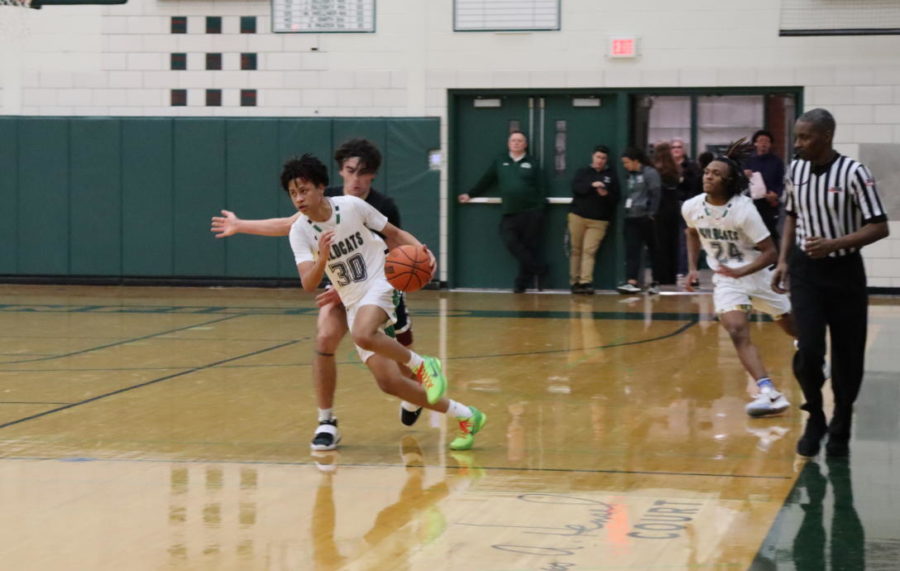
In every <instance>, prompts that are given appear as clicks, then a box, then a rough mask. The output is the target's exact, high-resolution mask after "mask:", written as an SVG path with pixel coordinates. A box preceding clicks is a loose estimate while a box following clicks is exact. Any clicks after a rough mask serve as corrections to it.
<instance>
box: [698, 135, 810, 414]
mask: <svg viewBox="0 0 900 571" xmlns="http://www.w3.org/2000/svg"><path fill="white" fill-rule="evenodd" d="M742 143H743V141H738V142H737V143H735V144H733V145H732V146H731V148H730V149H729V150H728V152H727V153H726V154H725V155H722V156H718V157H716V158H715V159H714V160H713V161H712V162H711V163H709V164H708V165H707V166H706V168H705V169H704V170H703V194H698V195H697V196H695V197H693V198H691V199H690V200H687V201H686V202H685V203H684V205H683V206H682V208H681V214H682V216H683V217H684V221H685V224H686V225H687V229H686V230H685V235H686V239H687V255H688V276H687V279H686V280H685V288H686V289H687V290H688V291H694V287H693V285H692V284H693V283H694V281H695V280H696V279H697V258H698V255H699V253H700V248H701V246H702V248H703V249H704V250H705V251H706V260H707V263H708V264H709V266H710V268H711V269H712V270H713V271H714V272H715V273H714V274H713V280H712V281H713V288H714V289H713V303H714V305H715V308H716V314H717V315H718V318H719V323H721V324H722V327H724V328H725V330H726V331H728V334H729V335H730V336H731V341H732V343H733V344H734V348H735V349H736V350H737V354H738V358H739V359H740V361H741V364H742V365H743V366H744V368H745V369H746V371H747V372H748V373H749V374H750V375H751V376H752V377H753V378H754V379H755V380H756V384H757V387H758V389H759V392H758V394H757V395H756V397H755V398H754V399H753V400H752V401H751V402H750V403H749V404H747V406H746V411H747V414H749V415H750V416H752V417H759V416H771V415H775V414H779V413H781V412H784V411H785V410H787V408H788V407H789V406H790V403H789V402H788V400H787V398H785V396H784V395H783V394H781V393H780V392H779V391H778V390H776V388H775V385H774V383H773V382H772V380H771V379H770V378H769V374H768V373H767V372H766V368H765V366H764V365H763V362H762V358H761V357H760V355H759V351H758V350H757V349H756V346H755V345H754V344H753V342H752V341H751V339H750V324H749V319H748V316H749V313H750V311H751V310H752V309H754V308H755V309H757V310H758V311H762V312H764V313H767V314H769V315H771V316H772V319H774V320H775V322H776V323H777V324H778V325H779V326H780V327H781V328H782V329H783V330H784V331H785V333H787V334H788V335H790V336H791V337H794V321H793V318H792V316H791V302H790V299H789V298H788V296H787V295H784V294H779V293H776V292H774V291H772V289H771V287H770V285H769V284H770V283H771V273H772V272H771V270H770V269H769V266H771V265H772V264H773V263H774V262H775V260H776V258H777V254H776V250H775V243H774V242H773V241H772V237H771V235H770V233H769V230H768V228H766V225H765V223H764V222H763V220H762V217H761V216H760V215H759V212H758V211H757V209H756V206H755V205H754V204H753V200H751V199H750V197H748V196H745V195H744V191H745V190H746V189H747V187H748V186H749V180H748V179H747V176H746V174H744V170H743V168H741V165H740V164H739V163H738V158H739V156H740V153H741V151H742V149H743V147H742Z"/></svg>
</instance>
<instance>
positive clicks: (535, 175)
mask: <svg viewBox="0 0 900 571" xmlns="http://www.w3.org/2000/svg"><path fill="white" fill-rule="evenodd" d="M507 149H508V151H507V152H505V153H502V154H500V155H498V156H497V158H495V159H494V160H493V161H492V162H491V165H490V166H489V167H488V168H487V170H486V171H485V172H484V174H483V175H482V176H481V178H480V179H479V180H478V182H477V183H475V186H473V187H472V188H471V189H470V190H469V191H468V192H465V193H463V194H460V195H459V197H458V200H459V202H460V203H462V204H465V203H466V202H469V200H470V199H471V198H472V197H475V196H479V195H481V194H483V193H484V192H486V191H487V190H488V189H490V188H491V187H494V186H496V187H497V188H498V189H499V190H500V200H501V202H502V204H503V216H502V218H501V219H500V236H501V238H502V239H503V244H504V245H505V246H506V249H507V250H509V252H510V253H511V254H512V255H513V257H515V258H516V261H518V263H519V272H518V275H517V276H516V279H515V282H514V284H513V291H514V292H515V293H524V292H525V289H526V288H527V287H528V286H529V285H530V284H532V283H534V282H538V283H536V284H535V285H536V286H537V287H538V288H540V282H539V281H538V280H539V279H540V278H542V277H543V276H544V275H545V274H546V273H547V266H546V264H544V262H543V261H542V260H541V257H540V253H539V250H540V245H541V236H542V235H543V226H544V211H545V209H546V205H547V197H546V192H545V189H544V185H543V180H542V178H541V172H540V168H539V167H538V164H537V162H536V161H535V160H534V157H532V156H531V155H530V154H529V153H528V137H526V136H525V133H523V132H522V131H513V132H512V133H510V134H509V138H508V139H507Z"/></svg>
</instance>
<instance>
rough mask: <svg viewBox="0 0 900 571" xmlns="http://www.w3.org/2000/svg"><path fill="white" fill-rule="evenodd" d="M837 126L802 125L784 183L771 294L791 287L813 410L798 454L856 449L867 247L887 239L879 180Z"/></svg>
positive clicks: (816, 117) (803, 119)
mask: <svg viewBox="0 0 900 571" xmlns="http://www.w3.org/2000/svg"><path fill="white" fill-rule="evenodd" d="M834 129H835V122H834V117H832V115H831V113H829V112H828V111H826V110H825V109H813V110H811V111H807V112H806V113H804V114H803V115H801V116H800V118H799V119H797V123H796V125H795V128H794V146H795V151H796V153H797V157H798V158H797V159H795V160H794V161H793V162H792V163H791V166H790V169H789V171H788V175H787V180H786V181H785V182H786V184H785V194H786V195H787V199H786V203H785V213H786V214H787V217H786V219H785V222H784V233H783V235H782V239H781V252H780V254H779V259H778V267H777V268H776V269H775V272H774V275H773V277H772V288H773V289H774V290H775V291H778V292H785V291H787V289H788V288H790V292H791V303H792V305H793V313H794V321H795V324H796V329H797V339H798V342H799V344H798V350H797V353H796V354H795V355H794V375H795V376H796V377H797V381H798V382H799V383H800V388H801V390H802V391H803V397H804V398H805V399H806V403H805V404H804V405H803V406H802V407H801V408H802V409H804V410H806V411H807V412H809V419H808V420H807V421H806V429H805V430H804V431H803V435H802V436H801V437H800V440H799V441H798V442H797V453H798V454H800V455H802V456H815V455H816V454H818V453H819V447H820V444H821V441H822V439H823V438H824V437H825V435H826V434H827V435H828V443H827V444H826V446H825V451H826V453H827V454H828V455H829V456H832V457H839V456H847V455H848V454H849V452H850V447H849V441H850V426H851V421H852V416H853V402H854V401H855V400H856V397H857V395H858V394H859V387H860V385H861V384H862V379H863V369H864V358H865V349H866V327H867V321H868V305H869V300H868V295H867V293H866V272H865V268H864V267H863V260H862V256H861V255H860V253H859V251H860V249H861V248H862V247H863V246H865V245H866V244H871V243H872V242H875V241H877V240H880V239H882V238H884V237H885V236H887V235H888V233H889V230H888V224H887V216H886V213H885V210H884V207H883V206H882V204H881V200H880V199H879V197H878V191H877V190H876V188H875V179H874V178H872V175H871V174H870V173H869V170H868V169H867V168H866V167H865V166H863V165H862V164H860V163H859V162H857V161H855V160H853V159H851V158H850V157H845V156H843V155H841V154H839V153H837V152H836V151H835V150H834V149H833V148H832V140H833V138H834ZM826 328H827V329H828V331H829V333H830V335H831V388H832V391H833V392H834V415H833V416H832V418H831V422H830V423H827V424H826V420H825V413H824V412H823V410H822V385H823V384H824V383H825V375H824V374H823V372H822V364H823V363H824V360H825V331H826Z"/></svg>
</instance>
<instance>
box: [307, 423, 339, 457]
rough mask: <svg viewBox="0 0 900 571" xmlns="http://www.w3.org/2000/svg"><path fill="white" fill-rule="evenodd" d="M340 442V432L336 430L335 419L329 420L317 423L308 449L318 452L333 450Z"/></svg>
mask: <svg viewBox="0 0 900 571" xmlns="http://www.w3.org/2000/svg"><path fill="white" fill-rule="evenodd" d="M340 442H341V431H340V430H338V423H337V419H336V418H332V419H331V420H323V421H321V422H319V426H317V427H316V432H315V434H313V439H312V442H310V443H309V447H310V448H311V449H313V450H318V451H323V450H334V449H335V448H337V445H338V444H340Z"/></svg>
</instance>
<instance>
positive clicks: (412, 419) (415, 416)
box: [400, 405, 422, 426]
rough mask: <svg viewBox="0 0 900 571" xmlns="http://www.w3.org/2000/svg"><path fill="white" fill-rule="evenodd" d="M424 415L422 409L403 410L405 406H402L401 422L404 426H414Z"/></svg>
mask: <svg viewBox="0 0 900 571" xmlns="http://www.w3.org/2000/svg"><path fill="white" fill-rule="evenodd" d="M420 414H422V407H419V408H417V409H416V410H406V409H405V408H403V405H400V422H402V423H403V425H404V426H412V425H414V424H415V423H416V421H417V420H419V415H420Z"/></svg>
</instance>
